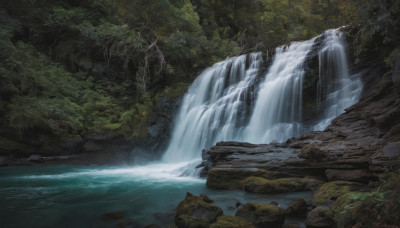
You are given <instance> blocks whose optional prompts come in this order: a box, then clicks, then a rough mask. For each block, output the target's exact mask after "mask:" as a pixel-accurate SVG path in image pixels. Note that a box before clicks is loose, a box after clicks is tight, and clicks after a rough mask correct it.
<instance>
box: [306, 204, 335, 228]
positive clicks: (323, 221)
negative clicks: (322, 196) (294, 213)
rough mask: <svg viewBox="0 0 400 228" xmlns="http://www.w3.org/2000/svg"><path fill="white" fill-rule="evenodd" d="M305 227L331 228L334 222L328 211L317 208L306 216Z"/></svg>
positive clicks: (320, 207) (323, 208)
mask: <svg viewBox="0 0 400 228" xmlns="http://www.w3.org/2000/svg"><path fill="white" fill-rule="evenodd" d="M306 225H307V228H331V227H333V225H334V222H333V220H332V218H331V215H330V211H329V209H327V208H325V207H322V206H318V207H316V208H315V209H314V210H312V211H311V212H310V213H309V214H308V215H307V219H306Z"/></svg>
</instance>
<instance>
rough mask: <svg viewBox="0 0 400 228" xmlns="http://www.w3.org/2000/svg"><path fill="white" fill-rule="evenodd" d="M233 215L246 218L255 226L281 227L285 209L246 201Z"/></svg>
mask: <svg viewBox="0 0 400 228" xmlns="http://www.w3.org/2000/svg"><path fill="white" fill-rule="evenodd" d="M235 216H237V217H240V218H243V219H246V220H248V221H250V222H252V223H253V225H255V226H256V227H270V228H275V227H281V226H282V224H283V223H284V221H285V210H283V209H282V208H280V207H277V206H275V205H271V204H257V203H247V204H245V205H244V206H243V207H241V208H240V209H239V210H238V211H237V212H236V214H235Z"/></svg>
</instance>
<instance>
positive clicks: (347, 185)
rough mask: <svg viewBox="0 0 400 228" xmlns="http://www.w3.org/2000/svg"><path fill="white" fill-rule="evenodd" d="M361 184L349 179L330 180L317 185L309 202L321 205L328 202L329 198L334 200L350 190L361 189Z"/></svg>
mask: <svg viewBox="0 0 400 228" xmlns="http://www.w3.org/2000/svg"><path fill="white" fill-rule="evenodd" d="M363 187H364V186H363V185H362V184H360V183H356V182H349V181H332V182H328V183H326V184H323V185H321V186H319V188H318V189H317V191H316V192H315V193H314V194H313V196H312V199H311V203H313V204H316V205H322V204H326V203H328V202H329V201H330V200H335V199H337V198H338V197H340V196H341V195H343V194H345V193H348V192H350V191H355V190H361V189H363Z"/></svg>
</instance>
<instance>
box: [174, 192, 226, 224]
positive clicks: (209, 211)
mask: <svg viewBox="0 0 400 228" xmlns="http://www.w3.org/2000/svg"><path fill="white" fill-rule="evenodd" d="M222 214H223V212H222V209H221V208H220V207H217V206H214V205H212V204H209V203H207V202H206V201H204V199H203V198H202V197H198V196H194V195H193V194H191V193H189V192H188V193H187V194H186V197H185V199H184V200H183V201H181V202H180V203H179V205H178V206H177V207H176V216H175V223H176V225H178V227H202V226H197V225H196V226H195V224H204V223H205V221H206V222H207V223H208V224H210V223H212V222H215V221H216V220H217V217H218V216H221V215H222ZM182 215H185V216H182ZM192 225H193V226H192Z"/></svg>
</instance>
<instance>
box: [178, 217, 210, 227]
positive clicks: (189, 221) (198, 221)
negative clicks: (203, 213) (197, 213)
mask: <svg viewBox="0 0 400 228" xmlns="http://www.w3.org/2000/svg"><path fill="white" fill-rule="evenodd" d="M175 225H176V226H177V227H178V228H208V227H209V226H210V222H209V221H208V219H206V218H196V217H194V216H190V215H186V214H182V215H179V216H177V217H175Z"/></svg>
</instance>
